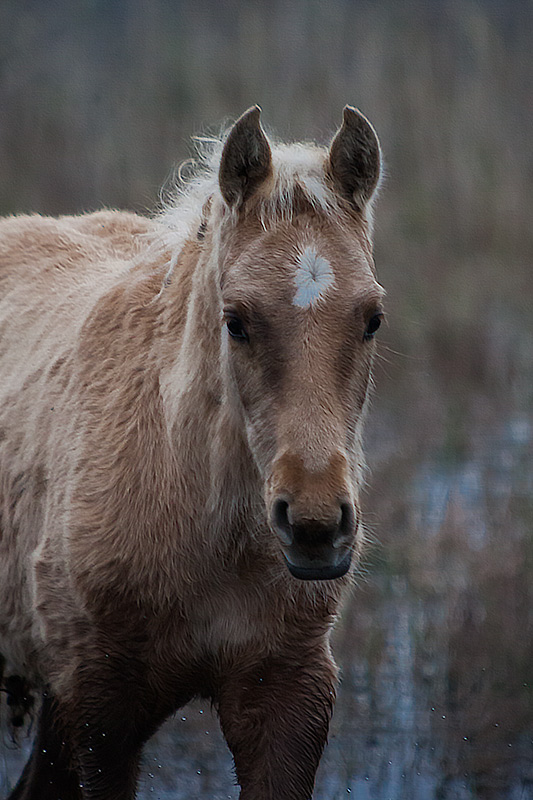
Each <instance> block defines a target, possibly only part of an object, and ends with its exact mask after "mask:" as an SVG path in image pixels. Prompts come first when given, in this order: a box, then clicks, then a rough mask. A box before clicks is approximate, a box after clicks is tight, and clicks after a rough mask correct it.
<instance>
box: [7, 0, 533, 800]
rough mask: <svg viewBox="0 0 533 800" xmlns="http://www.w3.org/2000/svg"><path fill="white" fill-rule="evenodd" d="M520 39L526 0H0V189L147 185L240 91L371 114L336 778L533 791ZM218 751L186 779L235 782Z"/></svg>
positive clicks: (63, 199) (329, 126) (227, 110)
mask: <svg viewBox="0 0 533 800" xmlns="http://www.w3.org/2000/svg"><path fill="white" fill-rule="evenodd" d="M532 41H533V5H532V4H531V2H530V1H529V0H409V1H408V2H403V3H399V2H395V0H376V1H375V2H372V1H371V0H327V2H326V1H325V0H270V1H269V2H268V3H267V2H261V1H260V0H249V2H246V0H150V2H148V1H147V0H46V2H45V0H1V2H0V212H2V213H14V212H28V211H39V212H42V213H52V214H59V213H72V212H80V211H84V210H91V209H95V208H97V207H100V206H101V205H109V206H119V207H129V208H134V209H137V210H139V211H141V212H144V211H146V210H149V209H150V208H152V207H153V206H154V205H156V204H157V201H158V193H159V187H160V186H161V185H162V184H164V183H165V182H166V181H167V180H169V179H171V178H172V174H173V168H174V167H175V165H176V164H177V163H178V162H179V161H181V160H182V159H184V158H186V157H187V156H188V155H189V154H190V146H189V141H190V135H191V134H193V133H198V132H202V131H205V130H210V129H211V130H212V129H215V130H218V129H219V128H220V126H221V125H224V124H225V123H226V122H228V121H230V120H232V119H234V118H235V117H237V116H238V115H239V114H240V113H241V112H242V111H243V110H245V109H246V108H247V107H248V106H250V105H251V104H253V103H259V104H260V105H261V106H262V107H263V112H264V115H263V117H264V121H265V123H266V125H267V126H271V128H272V129H273V130H274V131H275V132H276V133H277V134H279V135H280V136H282V137H284V138H294V139H300V138H304V139H318V140H321V141H327V140H328V139H329V137H330V136H331V134H332V133H333V132H334V130H335V129H336V127H337V125H338V124H339V122H340V119H341V112H342V108H343V106H344V104H345V103H352V104H355V105H357V106H358V107H360V108H361V109H362V110H363V111H364V113H365V114H366V115H367V116H368V117H369V118H370V119H371V120H372V121H373V123H374V124H375V126H376V128H377V130H378V132H379V134H380V137H381V140H382V144H383V149H384V153H385V157H386V163H387V173H388V177H387V180H386V181H385V184H384V186H383V190H382V197H381V200H380V203H379V206H378V212H377V229H376V260H377V266H378V271H379V274H380V279H381V282H382V283H383V284H384V286H385V287H386V289H387V291H388V301H387V308H388V315H389V325H388V328H387V329H386V330H385V332H384V333H383V335H382V336H381V331H380V338H381V341H382V347H381V359H380V363H379V365H378V370H377V394H376V400H375V403H374V409H373V413H372V417H371V420H370V425H369V432H368V453H369V460H370V464H371V467H372V477H371V480H370V484H371V489H369V492H368V496H367V501H366V506H367V518H368V524H369V526H370V528H371V531H372V534H373V537H374V539H375V542H376V543H375V546H374V548H373V549H372V550H371V552H370V554H369V557H368V571H369V576H368V578H367V581H366V583H365V582H363V585H362V586H361V587H360V589H359V590H358V591H357V592H356V593H355V595H354V599H353V602H352V603H351V604H350V606H349V608H348V609H347V612H346V615H345V617H344V619H343V623H342V625H341V628H340V630H339V633H338V636H337V651H338V652H339V654H340V657H341V663H342V665H343V670H344V674H345V680H344V684H343V687H344V688H343V694H341V702H340V704H339V710H338V715H337V718H336V719H337V722H336V725H337V728H335V730H334V735H333V742H332V746H331V748H330V751H329V753H330V755H328V757H327V759H326V762H325V767H324V769H323V772H322V773H321V774H322V777H321V778H320V782H319V792H321V793H322V795H321V796H323V797H327V798H328V800H330V798H333V797H337V796H338V797H341V796H342V797H344V796H345V795H346V791H347V790H348V789H349V788H350V787H351V789H350V791H352V790H353V794H352V796H354V797H361V798H368V797H372V798H380V799H381V798H382V797H383V798H385V797H389V796H390V797H394V798H395V799H396V798H400V797H406V798H407V797H409V798H410V800H411V799H412V798H417V797H420V798H424V800H427V799H428V798H430V797H435V798H439V800H444V798H463V797H464V798H467V797H480V798H490V800H492V798H506V800H507V799H508V798H511V797H515V796H516V797H521V798H523V800H525V798H531V797H532V796H533V789H532V788H531V787H532V786H533V770H532V768H531V764H532V763H533V757H532V756H533V748H532V746H531V742H532V741H533V696H532V695H533V693H532V691H531V686H532V685H533V675H532V674H531V672H532V668H531V664H532V662H533V652H532V645H531V641H532V638H533V637H532V634H533V597H532V588H531V587H532V585H533V580H532V579H533V547H532V538H531V523H532V521H533V505H532V501H531V497H532V489H533V468H532V461H533V459H532V455H533V444H532V442H533V425H532V418H531V409H532V401H533V380H532V379H533V368H532V362H533V314H532V299H533V293H532V289H533V269H532V266H533V225H532V212H531V209H532V205H533V204H532V200H533V197H532V194H533V156H532V148H531V140H532V131H533V124H532V123H533V102H532V99H533V59H532V56H531V42H532ZM195 713H196V712H195ZM198 718H200V717H199V715H198ZM199 724H200V723H199ZM202 724H203V719H202ZM191 726H192V731H193V732H194V731H196V727H195V726H194V725H192V723H191ZM198 731H200V728H198ZM200 732H201V733H202V736H203V733H204V732H203V731H200ZM190 733H191V732H190V731H189V734H190ZM168 735H169V736H170V737H171V738H173V740H174V739H176V737H178V739H179V736H180V734H179V732H176V731H175V730H174V729H173V732H172V733H171V734H170V733H169V734H168ZM180 741H181V740H180ZM184 741H190V735H189V738H188V739H187V737H185V739H184ZM193 741H194V742H195V744H193V748H194V752H193V751H192V750H186V751H185V752H186V761H187V765H182V766H183V770H182V767H180V766H179V765H178V764H176V763H174V762H171V766H170V767H169V768H168V785H169V786H170V785H171V784H172V785H173V780H174V778H175V776H176V774H177V773H178V772H180V776H181V771H184V770H185V768H186V767H187V766H189V765H190V764H192V763H194V760H195V759H198V758H199V755H198V754H200V757H203V754H204V752H205V748H206V745H205V741H206V740H205V739H204V738H202V737H200V738H198V739H197V740H194V739H193ZM200 742H201V743H202V744H201V745H200ZM182 744H183V743H182ZM415 744H416V745H417V746H416V747H415ZM161 746H163V745H161ZM183 747H185V744H183ZM216 752H219V751H218V750H217V751H216ZM220 752H222V751H220ZM212 757H213V756H212V753H211V754H206V759H207V760H209V759H212ZM154 760H157V758H154ZM202 763H204V762H202ZM216 763H217V764H218V763H219V762H216ZM6 764H7V761H6ZM387 765H388V766H387ZM202 769H203V770H204V773H205V767H202ZM5 772H6V775H5V776H2V761H1V745H0V793H1V791H2V789H3V786H4V784H5V785H6V786H7V785H8V783H9V781H13V780H14V777H15V772H16V770H14V768H11V772H10V771H9V769H8V767H7V766H6V769H5ZM148 774H151V773H150V772H148ZM213 774H214V773H212V774H211V778H209V775H207V776H206V775H205V774H204V775H202V776H201V779H199V780H203V781H204V783H200V784H198V786H196V787H195V788H194V787H193V788H192V789H191V788H190V785H189V784H187V783H185V784H183V785H185V786H187V787H188V788H187V791H192V794H193V795H194V796H200V794H201V792H202V791H205V792H207V794H206V795H205V796H210V797H213V796H214V795H215V794H216V792H217V791H219V793H220V796H224V797H225V796H226V795H227V787H226V786H223V788H220V786H222V784H220V785H219V784H218V783H217V779H216V778H213ZM2 780H3V781H4V784H3V783H2ZM213 781H214V783H213ZM335 781H337V782H336V783H335ZM166 785H167V784H165V786H166ZM161 786H162V784H159V785H158V787H159V788H161ZM202 787H203V788H202ZM213 787H214V788H213ZM217 787H218V788H217ZM161 791H162V790H161ZM169 791H170V790H169ZM147 792H148V789H147ZM365 792H366V793H365ZM514 792H516V794H513V793H514ZM528 792H529V793H528ZM147 796H153V795H148V794H147ZM160 796H161V797H163V796H167V795H165V794H164V791H162V793H161V795H160ZM169 796H170V795H169ZM216 796H218V795H216Z"/></svg>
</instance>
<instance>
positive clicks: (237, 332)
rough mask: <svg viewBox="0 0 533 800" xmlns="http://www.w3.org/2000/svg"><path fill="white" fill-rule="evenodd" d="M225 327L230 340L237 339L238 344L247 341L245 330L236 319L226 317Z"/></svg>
mask: <svg viewBox="0 0 533 800" xmlns="http://www.w3.org/2000/svg"><path fill="white" fill-rule="evenodd" d="M226 327H227V329H228V333H229V335H230V336H231V338H232V339H237V340H238V341H240V342H247V341H248V334H247V333H246V329H245V327H244V325H243V323H242V322H241V320H240V319H239V318H238V317H228V318H227V319H226Z"/></svg>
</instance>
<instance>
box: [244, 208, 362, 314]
mask: <svg viewBox="0 0 533 800" xmlns="http://www.w3.org/2000/svg"><path fill="white" fill-rule="evenodd" d="M244 264H245V269H246V272H247V276H246V277H247V278H248V279H250V280H251V281H252V283H253V284H255V285H257V283H263V284H264V286H265V289H266V288H267V287H269V289H272V290H275V288H276V287H277V288H278V289H279V290H280V291H282V292H283V294H284V296H285V297H290V299H291V304H292V305H294V306H297V307H299V308H314V307H317V306H319V305H321V304H322V303H323V301H325V300H326V299H327V298H328V297H331V296H335V295H338V294H339V293H348V294H349V293H350V289H353V291H354V292H357V291H360V290H364V288H365V285H366V286H368V287H371V286H373V285H376V284H375V277H374V273H373V266H372V260H371V256H370V250H369V247H368V243H367V241H366V240H365V239H364V238H362V237H361V236H358V235H357V233H356V232H353V231H344V230H342V229H341V228H340V227H339V226H334V227H328V226H320V225H318V226H314V225H312V224H309V223H308V224H305V225H299V226H287V228H285V229H280V230H277V231H266V232H264V234H263V235H261V236H258V237H257V238H256V239H255V240H254V241H252V242H251V244H250V247H249V248H247V250H246V252H245V253H244Z"/></svg>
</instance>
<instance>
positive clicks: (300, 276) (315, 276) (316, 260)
mask: <svg viewBox="0 0 533 800" xmlns="http://www.w3.org/2000/svg"><path fill="white" fill-rule="evenodd" d="M297 264H298V269H297V270H296V274H295V276H294V283H295V284H296V294H295V295H294V300H293V303H294V305H295V306H299V307H300V308H309V307H310V306H312V305H313V304H314V303H317V302H318V301H319V300H320V299H321V298H322V296H323V295H324V294H325V292H327V290H328V289H329V288H330V287H331V286H333V285H334V283H335V276H334V274H333V270H332V269H331V264H330V263H329V261H326V259H325V258H322V256H319V255H318V253H317V251H316V249H315V248H314V247H312V246H310V245H308V246H307V247H306V248H305V250H304V251H303V253H300V255H299V256H298V261H297Z"/></svg>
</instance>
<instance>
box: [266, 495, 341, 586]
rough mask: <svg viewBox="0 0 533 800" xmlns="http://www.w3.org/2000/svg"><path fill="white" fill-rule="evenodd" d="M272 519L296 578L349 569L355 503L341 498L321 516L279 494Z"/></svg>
mask: <svg viewBox="0 0 533 800" xmlns="http://www.w3.org/2000/svg"><path fill="white" fill-rule="evenodd" d="M271 523H272V527H273V528H274V530H275V531H276V533H277V534H278V536H279V538H280V540H281V544H282V549H283V553H284V556H285V560H286V562H287V566H288V568H289V571H290V572H291V573H292V575H294V576H295V577H296V578H301V579H304V580H330V579H333V578H339V577H341V576H342V575H344V574H345V573H346V572H347V571H348V569H349V567H350V563H351V555H352V549H353V542H354V539H355V534H356V527H357V516H356V512H355V508H354V506H353V505H352V504H351V503H349V502H341V501H339V502H338V503H337V504H336V505H335V506H334V507H332V508H330V509H328V510H327V511H326V510H324V511H323V512H322V513H321V514H320V516H318V515H316V514H312V513H308V512H306V511H305V509H300V508H298V506H297V504H295V503H291V502H290V500H289V499H287V498H286V497H278V498H277V499H276V500H274V502H273V504H272V512H271Z"/></svg>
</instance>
